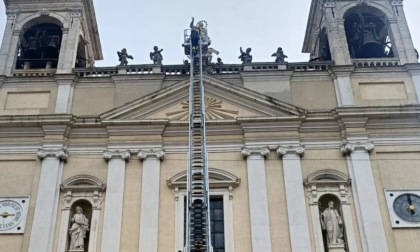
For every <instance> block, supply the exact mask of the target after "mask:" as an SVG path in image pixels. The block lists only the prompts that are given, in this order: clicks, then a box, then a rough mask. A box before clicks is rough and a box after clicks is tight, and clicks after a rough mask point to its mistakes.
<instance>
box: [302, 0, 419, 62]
mask: <svg viewBox="0 0 420 252" xmlns="http://www.w3.org/2000/svg"><path fill="white" fill-rule="evenodd" d="M303 52H305V53H310V55H311V59H312V60H333V61H334V62H335V65H352V64H354V65H356V64H358V63H360V62H363V61H364V60H365V61H369V60H372V59H375V61H381V62H386V63H384V64H392V65H404V64H407V63H417V58H416V52H415V49H414V45H413V42H412V39H411V35H410V31H409V29H408V25H407V21H406V18H405V14H404V9H403V0H320V1H318V0H313V1H312V5H311V10H310V14H309V19H308V25H307V30H306V36H305V42H304V45H303Z"/></svg>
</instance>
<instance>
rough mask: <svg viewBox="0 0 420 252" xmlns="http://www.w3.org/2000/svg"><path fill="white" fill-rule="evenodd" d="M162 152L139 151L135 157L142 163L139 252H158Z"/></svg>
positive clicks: (163, 153)
mask: <svg viewBox="0 0 420 252" xmlns="http://www.w3.org/2000/svg"><path fill="white" fill-rule="evenodd" d="M164 156H165V152H164V151H163V150H157V151H155V150H152V149H151V150H149V151H141V150H140V151H139V153H138V155H137V157H138V158H139V159H140V160H141V161H143V175H142V186H141V209H140V238H139V251H140V252H149V251H158V234H159V199H160V198H159V188H160V183H159V181H160V161H161V160H162V159H163V157H164Z"/></svg>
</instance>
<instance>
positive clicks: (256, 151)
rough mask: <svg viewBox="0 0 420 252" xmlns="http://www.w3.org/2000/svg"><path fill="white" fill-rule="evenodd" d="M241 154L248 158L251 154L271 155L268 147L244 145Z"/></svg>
mask: <svg viewBox="0 0 420 252" xmlns="http://www.w3.org/2000/svg"><path fill="white" fill-rule="evenodd" d="M241 154H242V156H243V157H244V158H248V157H250V156H262V157H267V156H268V155H270V150H269V149H268V148H267V147H263V148H247V147H244V148H242V150H241Z"/></svg>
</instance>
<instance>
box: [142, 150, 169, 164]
mask: <svg viewBox="0 0 420 252" xmlns="http://www.w3.org/2000/svg"><path fill="white" fill-rule="evenodd" d="M137 157H138V158H139V159H140V160H141V161H143V160H145V159H149V158H153V159H159V160H162V159H163V158H164V157H165V150H164V149H158V150H154V149H150V150H147V151H143V150H139V153H138V154H137Z"/></svg>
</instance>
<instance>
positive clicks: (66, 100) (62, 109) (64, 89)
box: [55, 74, 75, 114]
mask: <svg viewBox="0 0 420 252" xmlns="http://www.w3.org/2000/svg"><path fill="white" fill-rule="evenodd" d="M74 78H75V76H74V75H73V74H69V75H60V74H56V75H55V79H56V81H57V84H58V91H57V101H56V104H55V113H57V114H70V113H71V105H72V100H73V91H74Z"/></svg>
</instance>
